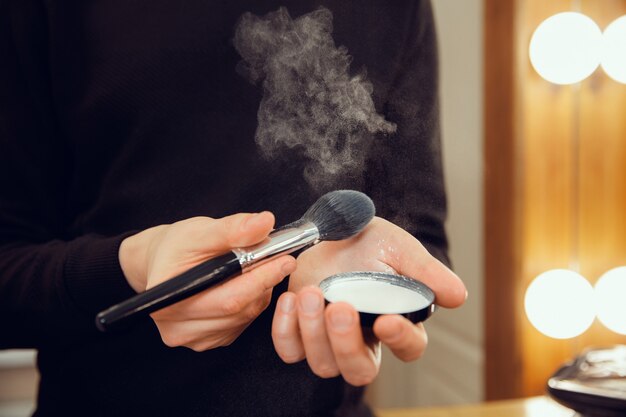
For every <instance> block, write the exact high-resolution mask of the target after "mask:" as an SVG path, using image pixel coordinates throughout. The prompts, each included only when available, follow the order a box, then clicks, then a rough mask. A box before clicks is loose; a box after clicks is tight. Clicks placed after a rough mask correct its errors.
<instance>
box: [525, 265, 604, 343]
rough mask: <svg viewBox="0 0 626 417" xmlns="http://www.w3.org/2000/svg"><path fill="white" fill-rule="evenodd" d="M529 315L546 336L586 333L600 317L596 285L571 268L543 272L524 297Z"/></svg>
mask: <svg viewBox="0 0 626 417" xmlns="http://www.w3.org/2000/svg"><path fill="white" fill-rule="evenodd" d="M524 309H525V310H526V316H528V320H530V322H531V323H532V325H533V326H534V327H535V328H536V329H537V330H539V331H540V332H541V333H543V334H545V335H546V336H549V337H553V338H555V339H569V338H571V337H576V336H578V335H580V334H582V333H583V332H584V331H585V330H587V329H588V328H589V326H591V323H593V320H594V319H595V316H596V309H595V302H594V294H593V287H592V286H591V284H590V283H589V281H587V279H585V277H583V276H582V275H580V274H578V273H576V272H574V271H570V270H567V269H552V270H550V271H546V272H543V273H541V274H539V275H538V276H537V277H536V278H535V279H534V280H533V281H532V282H531V283H530V285H529V286H528V289H527V290H526V295H525V297H524Z"/></svg>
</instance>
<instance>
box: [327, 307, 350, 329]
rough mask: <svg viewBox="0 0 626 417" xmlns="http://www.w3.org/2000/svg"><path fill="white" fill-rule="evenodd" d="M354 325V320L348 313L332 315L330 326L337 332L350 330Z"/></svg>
mask: <svg viewBox="0 0 626 417" xmlns="http://www.w3.org/2000/svg"><path fill="white" fill-rule="evenodd" d="M352 323H354V318H353V317H352V314H350V312H348V311H344V310H339V311H334V312H333V313H332V314H331V315H330V324H331V326H332V327H333V329H335V330H348V329H349V328H350V327H351V326H352Z"/></svg>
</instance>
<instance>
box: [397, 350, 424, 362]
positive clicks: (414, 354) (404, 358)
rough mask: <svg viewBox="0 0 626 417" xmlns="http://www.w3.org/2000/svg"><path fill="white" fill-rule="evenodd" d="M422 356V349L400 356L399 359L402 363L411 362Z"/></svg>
mask: <svg viewBox="0 0 626 417" xmlns="http://www.w3.org/2000/svg"><path fill="white" fill-rule="evenodd" d="M423 354H424V349H419V350H413V351H410V352H407V353H406V354H404V355H402V357H401V359H402V361H403V362H413V361H416V360H418V359H419V358H421V357H422V355H423Z"/></svg>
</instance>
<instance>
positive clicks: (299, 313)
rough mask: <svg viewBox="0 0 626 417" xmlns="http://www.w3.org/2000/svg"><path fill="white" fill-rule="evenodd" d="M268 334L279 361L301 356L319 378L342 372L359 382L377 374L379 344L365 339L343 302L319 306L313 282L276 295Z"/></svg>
mask: <svg viewBox="0 0 626 417" xmlns="http://www.w3.org/2000/svg"><path fill="white" fill-rule="evenodd" d="M294 303H295V305H294ZM272 339H273V341H274V346H275V348H276V352H277V353H278V355H279V356H280V357H281V358H282V359H283V361H285V362H287V363H294V362H298V361H300V360H302V359H303V358H305V357H306V359H307V362H308V364H309V367H310V368H311V370H312V371H313V373H315V374H316V375H318V376H320V377H322V378H331V377H334V376H337V375H339V374H341V375H342V376H343V378H344V379H345V380H346V381H347V382H348V383H349V384H352V385H354V386H362V385H367V384H369V383H371V382H372V381H373V380H374V378H375V377H376V375H377V374H378V370H379V366H380V350H379V349H376V348H375V347H372V346H368V345H367V344H366V343H365V341H364V339H363V335H362V330H361V326H360V323H359V316H358V313H357V312H356V310H354V308H353V307H351V306H350V305H349V304H347V303H333V304H330V305H329V306H328V307H327V308H326V309H325V310H324V301H323V298H322V294H321V291H320V290H319V289H318V288H315V287H307V288H304V289H303V290H302V291H301V292H300V293H299V294H298V295H297V296H296V295H295V294H293V293H289V292H287V293H284V294H282V295H281V296H280V298H279V299H278V305H277V309H276V312H275V314H274V321H273V323H272Z"/></svg>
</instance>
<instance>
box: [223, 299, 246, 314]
mask: <svg viewBox="0 0 626 417" xmlns="http://www.w3.org/2000/svg"><path fill="white" fill-rule="evenodd" d="M243 307H244V306H243V302H242V301H241V299H239V298H237V297H230V298H227V299H225V300H224V301H223V302H222V305H221V312H222V314H223V315H225V316H232V315H234V314H239V313H241V311H242V310H243Z"/></svg>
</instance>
